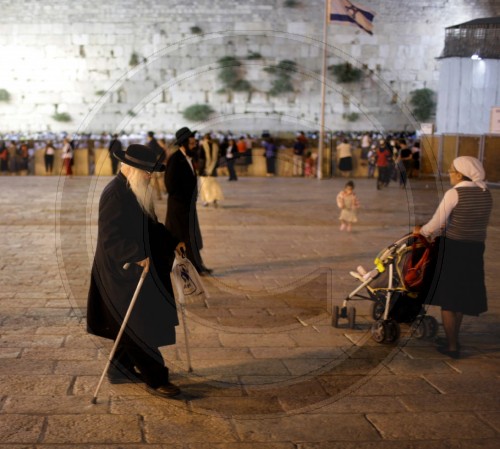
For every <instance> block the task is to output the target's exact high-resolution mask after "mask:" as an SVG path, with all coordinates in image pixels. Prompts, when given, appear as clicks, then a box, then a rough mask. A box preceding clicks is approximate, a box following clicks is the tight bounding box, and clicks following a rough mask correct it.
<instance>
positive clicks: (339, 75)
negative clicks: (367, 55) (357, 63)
mask: <svg viewBox="0 0 500 449" xmlns="http://www.w3.org/2000/svg"><path fill="white" fill-rule="evenodd" d="M328 70H330V73H331V74H332V75H333V76H334V77H335V78H336V79H337V82H339V83H353V82H356V81H361V79H362V78H363V71H362V70H361V69H358V68H357V67H353V65H352V64H350V63H348V62H344V63H342V64H334V65H331V66H330V67H328Z"/></svg>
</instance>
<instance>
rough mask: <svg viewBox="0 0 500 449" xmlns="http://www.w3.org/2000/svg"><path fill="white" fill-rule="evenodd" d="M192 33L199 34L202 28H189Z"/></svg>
mask: <svg viewBox="0 0 500 449" xmlns="http://www.w3.org/2000/svg"><path fill="white" fill-rule="evenodd" d="M190 31H191V33H192V34H201V33H203V30H202V29H201V28H200V27H199V26H194V27H191V28H190Z"/></svg>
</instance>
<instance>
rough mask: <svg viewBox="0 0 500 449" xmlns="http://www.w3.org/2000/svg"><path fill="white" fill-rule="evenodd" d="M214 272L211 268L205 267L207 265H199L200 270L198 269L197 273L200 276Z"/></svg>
mask: <svg viewBox="0 0 500 449" xmlns="http://www.w3.org/2000/svg"><path fill="white" fill-rule="evenodd" d="M213 272H214V270H212V269H211V268H207V267H201V270H199V273H200V275H201V276H208V275H209V274H212V273H213Z"/></svg>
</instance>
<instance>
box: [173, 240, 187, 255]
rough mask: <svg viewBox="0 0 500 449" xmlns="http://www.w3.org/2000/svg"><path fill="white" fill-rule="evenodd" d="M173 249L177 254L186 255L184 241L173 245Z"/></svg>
mask: <svg viewBox="0 0 500 449" xmlns="http://www.w3.org/2000/svg"><path fill="white" fill-rule="evenodd" d="M175 251H177V254H179V255H180V256H183V257H184V256H185V255H186V244H185V243H184V242H179V244H178V245H177V246H176V247H175Z"/></svg>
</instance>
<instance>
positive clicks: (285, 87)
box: [269, 77, 294, 97]
mask: <svg viewBox="0 0 500 449" xmlns="http://www.w3.org/2000/svg"><path fill="white" fill-rule="evenodd" d="M293 91H294V89H293V84H292V81H291V79H289V78H284V77H280V78H277V79H275V80H273V82H272V84H271V89H270V90H269V95H271V96H273V97H277V96H278V95H281V94H285V93H288V92H293Z"/></svg>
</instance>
